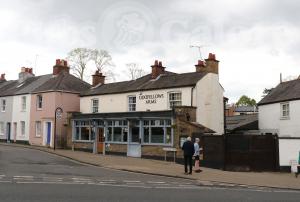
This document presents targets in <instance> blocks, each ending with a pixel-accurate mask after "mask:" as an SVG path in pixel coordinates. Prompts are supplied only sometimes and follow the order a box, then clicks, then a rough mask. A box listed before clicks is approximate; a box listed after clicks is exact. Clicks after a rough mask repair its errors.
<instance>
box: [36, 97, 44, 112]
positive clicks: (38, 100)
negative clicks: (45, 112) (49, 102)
mask: <svg viewBox="0 0 300 202" xmlns="http://www.w3.org/2000/svg"><path fill="white" fill-rule="evenodd" d="M36 106H37V108H38V109H42V108H43V96H42V95H37V96H36Z"/></svg>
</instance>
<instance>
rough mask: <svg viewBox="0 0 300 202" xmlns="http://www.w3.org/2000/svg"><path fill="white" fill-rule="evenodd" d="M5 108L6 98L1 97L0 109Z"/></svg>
mask: <svg viewBox="0 0 300 202" xmlns="http://www.w3.org/2000/svg"><path fill="white" fill-rule="evenodd" d="M5 110H6V100H5V99H2V100H1V111H2V112H5Z"/></svg>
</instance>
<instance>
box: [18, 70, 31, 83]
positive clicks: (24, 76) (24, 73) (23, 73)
mask: <svg viewBox="0 0 300 202" xmlns="http://www.w3.org/2000/svg"><path fill="white" fill-rule="evenodd" d="M30 77H34V74H33V71H32V68H27V67H21V72H20V73H19V83H22V82H24V81H25V80H26V79H28V78H30Z"/></svg>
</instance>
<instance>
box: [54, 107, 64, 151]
mask: <svg viewBox="0 0 300 202" xmlns="http://www.w3.org/2000/svg"><path fill="white" fill-rule="evenodd" d="M62 113H63V110H62V108H60V107H57V108H56V109H55V115H54V145H53V150H55V145H56V144H55V143H56V119H57V118H58V119H61V117H62Z"/></svg>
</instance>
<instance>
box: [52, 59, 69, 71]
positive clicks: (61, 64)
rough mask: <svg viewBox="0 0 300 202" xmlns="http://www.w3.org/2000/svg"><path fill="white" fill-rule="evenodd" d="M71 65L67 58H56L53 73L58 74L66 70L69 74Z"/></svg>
mask: <svg viewBox="0 0 300 202" xmlns="http://www.w3.org/2000/svg"><path fill="white" fill-rule="evenodd" d="M69 71H70V67H69V66H68V62H67V61H66V60H60V59H56V62H55V65H54V66H53V75H58V74H60V73H61V72H66V73H68V74H69Z"/></svg>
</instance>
